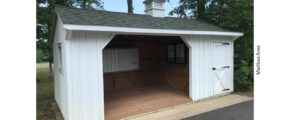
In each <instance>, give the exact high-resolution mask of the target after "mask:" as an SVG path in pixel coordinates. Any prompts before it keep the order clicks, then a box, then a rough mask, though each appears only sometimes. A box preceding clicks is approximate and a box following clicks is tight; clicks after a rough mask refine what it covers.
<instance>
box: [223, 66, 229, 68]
mask: <svg viewBox="0 0 290 120" xmlns="http://www.w3.org/2000/svg"><path fill="white" fill-rule="evenodd" d="M222 68H230V66H223V67H222Z"/></svg>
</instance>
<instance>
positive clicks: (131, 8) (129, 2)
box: [127, 0, 133, 14]
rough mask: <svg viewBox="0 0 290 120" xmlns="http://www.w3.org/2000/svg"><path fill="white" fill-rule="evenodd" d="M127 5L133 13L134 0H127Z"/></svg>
mask: <svg viewBox="0 0 290 120" xmlns="http://www.w3.org/2000/svg"><path fill="white" fill-rule="evenodd" d="M127 5H128V13H129V14H133V3H132V0H127Z"/></svg>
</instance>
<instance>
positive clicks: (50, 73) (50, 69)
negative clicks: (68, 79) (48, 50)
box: [48, 61, 53, 80]
mask: <svg viewBox="0 0 290 120" xmlns="http://www.w3.org/2000/svg"><path fill="white" fill-rule="evenodd" d="M48 64H49V78H50V79H51V80H52V76H53V75H52V72H53V71H52V61H49V62H48Z"/></svg>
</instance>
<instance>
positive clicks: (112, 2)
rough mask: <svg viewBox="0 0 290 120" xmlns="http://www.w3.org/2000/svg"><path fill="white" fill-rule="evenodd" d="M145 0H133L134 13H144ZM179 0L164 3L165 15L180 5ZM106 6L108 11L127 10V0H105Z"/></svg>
mask: <svg viewBox="0 0 290 120" xmlns="http://www.w3.org/2000/svg"><path fill="white" fill-rule="evenodd" d="M143 1H144V0H133V8H134V11H133V12H134V13H136V14H144V4H143ZM178 1H179V0H170V3H168V2H166V3H165V4H164V8H165V16H168V13H169V12H170V11H171V10H172V9H173V8H175V7H177V6H178ZM103 2H104V8H105V10H108V11H116V12H127V10H128V9H127V0H103Z"/></svg>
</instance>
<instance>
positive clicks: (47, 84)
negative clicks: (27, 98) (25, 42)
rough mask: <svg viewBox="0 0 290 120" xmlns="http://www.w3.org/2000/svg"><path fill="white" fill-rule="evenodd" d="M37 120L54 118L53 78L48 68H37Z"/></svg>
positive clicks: (51, 119)
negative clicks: (50, 76)
mask: <svg viewBox="0 0 290 120" xmlns="http://www.w3.org/2000/svg"><path fill="white" fill-rule="evenodd" d="M37 78H38V80H39V81H38V82H37V120H55V114H54V112H53V111H54V108H53V107H52V104H55V100H54V88H53V80H51V79H50V78H49V71H48V68H37Z"/></svg>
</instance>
